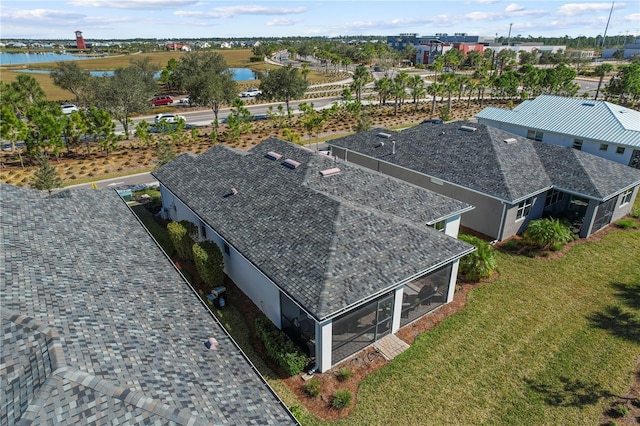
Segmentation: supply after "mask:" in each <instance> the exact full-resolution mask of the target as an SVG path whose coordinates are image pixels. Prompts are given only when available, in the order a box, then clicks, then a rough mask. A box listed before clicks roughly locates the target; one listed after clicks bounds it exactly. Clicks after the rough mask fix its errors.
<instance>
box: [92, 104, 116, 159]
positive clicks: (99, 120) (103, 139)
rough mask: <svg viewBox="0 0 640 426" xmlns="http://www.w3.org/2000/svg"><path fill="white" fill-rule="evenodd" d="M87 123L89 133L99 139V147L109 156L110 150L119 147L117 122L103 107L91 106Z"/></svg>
mask: <svg viewBox="0 0 640 426" xmlns="http://www.w3.org/2000/svg"><path fill="white" fill-rule="evenodd" d="M87 123H88V124H87V126H88V132H89V135H90V136H91V137H92V138H93V139H95V140H96V141H98V147H99V148H100V149H101V150H103V151H105V152H106V154H107V156H109V152H110V151H113V150H114V149H115V148H116V147H117V145H116V144H117V138H116V133H115V130H116V124H115V123H114V122H113V121H112V120H111V116H110V115H109V113H108V112H107V111H105V110H103V109H99V108H96V107H90V108H89V112H88V114H87Z"/></svg>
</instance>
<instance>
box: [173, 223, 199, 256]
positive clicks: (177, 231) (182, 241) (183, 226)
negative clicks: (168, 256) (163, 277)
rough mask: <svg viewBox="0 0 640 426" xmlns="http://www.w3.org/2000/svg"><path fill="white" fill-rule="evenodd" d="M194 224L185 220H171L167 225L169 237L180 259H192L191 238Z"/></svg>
mask: <svg viewBox="0 0 640 426" xmlns="http://www.w3.org/2000/svg"><path fill="white" fill-rule="evenodd" d="M193 228H195V225H194V224H193V223H191V222H188V221H186V220H182V221H180V222H171V223H169V224H168V225H167V230H168V231H169V238H171V242H173V246H174V247H175V249H176V252H177V253H178V256H179V257H180V258H181V259H185V260H186V259H193V238H192V237H191V235H192V232H191V231H192V229H193Z"/></svg>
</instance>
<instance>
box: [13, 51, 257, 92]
mask: <svg viewBox="0 0 640 426" xmlns="http://www.w3.org/2000/svg"><path fill="white" fill-rule="evenodd" d="M219 52H220V53H221V54H222V55H223V56H224V58H225V60H226V61H227V65H229V67H230V68H248V67H252V68H253V63H252V62H250V58H251V56H252V52H251V50H250V49H229V50H220V51H219ZM184 54H185V52H180V51H178V52H173V51H168V52H167V51H163V52H153V53H140V54H133V55H117V56H108V57H103V58H102V57H101V58H94V59H84V60H81V61H77V64H78V66H79V67H80V68H81V69H83V70H88V71H112V70H115V69H116V68H120V67H128V66H129V65H131V60H133V59H135V60H139V59H142V58H144V57H149V58H151V61H152V63H155V64H157V65H158V67H159V68H164V67H165V66H166V65H167V62H168V61H169V59H171V58H175V59H180V57H182V55H184ZM54 67H55V63H50V62H47V63H39V64H30V65H29V68H30V69H34V70H50V69H52V68H54ZM263 67H264V65H263ZM15 68H16V66H15V65H14V66H11V67H9V66H7V67H3V68H2V69H1V72H0V81H3V82H5V83H10V82H12V81H14V80H15V79H16V76H17V75H19V72H16V71H12V69H15ZM29 75H31V76H32V77H33V78H35V79H36V80H37V81H38V83H39V84H40V86H41V87H42V88H43V90H44V92H45V94H46V95H47V99H48V100H50V101H54V102H64V101H71V100H73V95H72V94H71V93H70V92H68V91H66V90H62V89H60V88H59V87H56V86H55V85H54V84H53V82H52V81H51V78H50V77H49V75H48V74H36V73H32V74H29Z"/></svg>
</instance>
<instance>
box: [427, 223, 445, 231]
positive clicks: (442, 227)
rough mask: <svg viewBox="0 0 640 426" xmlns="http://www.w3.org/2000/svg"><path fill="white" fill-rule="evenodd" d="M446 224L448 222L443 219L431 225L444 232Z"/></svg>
mask: <svg viewBox="0 0 640 426" xmlns="http://www.w3.org/2000/svg"><path fill="white" fill-rule="evenodd" d="M446 225H447V222H446V221H444V220H441V221H440V222H436V223H433V224H431V225H429V226H430V227H432V228H433V229H435V230H436V231H440V232H444V228H445V227H446Z"/></svg>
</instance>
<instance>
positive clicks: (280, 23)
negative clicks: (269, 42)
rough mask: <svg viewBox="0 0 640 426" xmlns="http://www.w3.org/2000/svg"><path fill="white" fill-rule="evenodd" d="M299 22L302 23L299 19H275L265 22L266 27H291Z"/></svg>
mask: <svg viewBox="0 0 640 426" xmlns="http://www.w3.org/2000/svg"><path fill="white" fill-rule="evenodd" d="M300 22H302V21H301V20H300V19H284V18H275V19H272V20H271V21H269V22H267V26H268V27H288V26H291V25H295V24H299V23H300Z"/></svg>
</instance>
